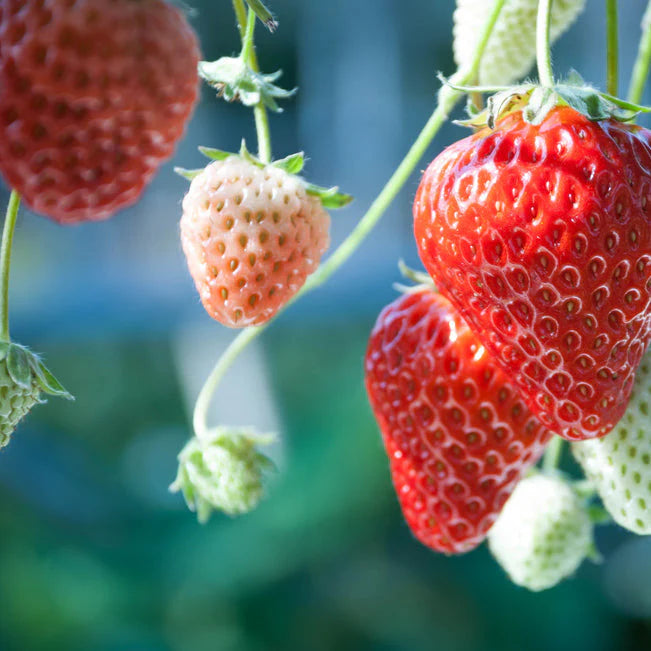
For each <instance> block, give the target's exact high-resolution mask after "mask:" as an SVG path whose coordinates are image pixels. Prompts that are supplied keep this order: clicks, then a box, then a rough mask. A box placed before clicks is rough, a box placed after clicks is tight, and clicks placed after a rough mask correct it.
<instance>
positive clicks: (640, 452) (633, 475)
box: [572, 354, 651, 535]
mask: <svg viewBox="0 0 651 651" xmlns="http://www.w3.org/2000/svg"><path fill="white" fill-rule="evenodd" d="M650 415H651V354H647V356H646V358H645V359H644V360H643V361H642V364H641V365H640V367H639V368H638V370H637V375H636V378H635V383H634V385H633V394H632V396H631V401H630V402H629V404H628V408H627V409H626V413H625V414H624V417H623V418H622V420H621V421H620V422H619V424H618V425H616V426H615V429H613V431H612V432H611V433H610V434H608V436H605V437H604V438H601V439H594V440H591V441H581V442H580V443H574V444H572V452H573V453H574V456H575V457H576V459H577V461H578V462H579V463H580V464H581V467H582V468H583V471H584V472H585V474H586V477H588V479H590V480H591V481H592V483H593V484H594V486H595V488H596V489H597V492H598V493H599V496H600V497H601V499H602V501H603V503H604V506H605V507H606V509H607V510H608V512H609V513H610V514H611V516H612V517H613V520H615V522H617V523H618V524H619V525H621V526H622V527H624V528H625V529H629V530H630V531H633V532H635V533H637V534H641V535H649V534H651V418H650Z"/></svg>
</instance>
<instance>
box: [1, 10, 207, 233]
mask: <svg viewBox="0 0 651 651" xmlns="http://www.w3.org/2000/svg"><path fill="white" fill-rule="evenodd" d="M198 61H199V51H198V47H197V41H196V38H195V35H194V33H193V31H192V29H191V28H190V26H189V25H188V23H187V21H186V20H185V17H184V16H183V14H182V13H181V12H180V11H179V10H178V9H176V8H174V7H172V6H171V5H169V4H168V3H166V2H164V1H163V0H138V1H134V0H112V1H111V2H107V0H40V1H38V2H32V1H31V0H4V1H3V2H1V3H0V172H1V173H2V175H3V176H4V178H5V180H6V181H7V183H9V184H10V185H11V186H13V187H14V188H15V189H16V190H17V191H18V192H19V193H20V194H21V195H22V196H23V198H24V200H25V202H26V203H27V204H28V205H29V206H30V207H31V208H32V209H33V210H35V211H36V212H39V213H42V214H44V215H47V216H48V217H51V218H52V219H55V220H57V221H59V222H62V223H74V222H79V221H85V220H97V219H103V218H106V217H109V216H110V215H112V214H113V213H115V212H116V211H117V210H119V209H121V208H124V207H125V206H128V205H130V204H132V203H134V202H135V201H136V200H137V199H138V197H139V196H140V194H141V192H142V191H143V189H144V187H145V185H146V184H147V183H148V182H149V181H150V180H151V178H152V176H153V175H154V173H155V172H156V170H157V169H158V167H159V165H160V164H161V163H162V162H163V161H164V160H166V159H167V158H169V157H170V155H171V154H172V152H173V149H174V145H175V143H176V142H177V141H178V140H179V138H180V137H181V136H182V134H183V132H184V129H185V125H186V123H187V121H188V119H189V117H190V114H191V112H192V109H193V107H194V104H195V101H196V99H197V93H198V75H197V64H198Z"/></svg>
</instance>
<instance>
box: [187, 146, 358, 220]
mask: <svg viewBox="0 0 651 651" xmlns="http://www.w3.org/2000/svg"><path fill="white" fill-rule="evenodd" d="M199 151H200V152H201V153H202V154H203V155H204V156H206V158H209V159H210V160H212V161H223V160H226V159H227V158H230V157H231V156H239V157H240V158H243V159H244V160H246V161H248V162H249V163H251V164H252V165H255V166H256V167H259V168H260V169H263V168H265V167H267V165H265V164H264V163H263V162H262V161H261V160H260V159H259V158H258V157H257V156H255V155H253V154H252V153H251V152H250V151H249V150H248V148H247V146H246V142H245V141H244V140H242V145H241V147H240V151H239V152H238V153H233V152H229V151H223V150H222V149H214V148H212V147H199ZM305 161H306V158H305V153H304V152H302V151H299V152H297V153H296V154H290V155H289V156H286V157H285V158H280V159H278V160H275V161H272V162H271V163H269V166H271V167H277V168H279V169H281V170H283V171H285V172H287V174H291V175H292V176H296V177H298V178H299V179H300V180H301V182H302V183H303V185H304V186H305V191H306V192H307V194H309V195H310V196H313V197H318V198H319V200H320V201H321V205H322V206H323V207H324V208H329V209H333V210H335V209H337V208H343V207H344V206H347V205H348V204H349V203H350V202H351V201H352V200H353V197H352V195H350V194H346V193H344V192H340V191H339V187H338V186H335V187H332V188H325V187H321V186H319V185H315V184H314V183H309V182H308V181H306V180H305V179H303V178H302V177H300V176H299V175H300V173H301V172H302V171H303V167H304V166H305ZM174 171H175V172H176V173H177V174H178V175H179V176H182V177H183V178H185V179H187V180H189V181H192V180H193V179H195V178H196V177H197V176H199V174H201V172H203V169H193V170H188V169H185V168H183V167H175V168H174Z"/></svg>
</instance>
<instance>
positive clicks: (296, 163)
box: [272, 151, 305, 174]
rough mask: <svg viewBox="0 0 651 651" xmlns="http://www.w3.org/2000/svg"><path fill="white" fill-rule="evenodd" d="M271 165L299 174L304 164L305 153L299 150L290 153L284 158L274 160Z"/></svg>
mask: <svg viewBox="0 0 651 651" xmlns="http://www.w3.org/2000/svg"><path fill="white" fill-rule="evenodd" d="M272 165H273V166H274V167H279V168H280V169H281V170H285V172H287V173H288V174H300V173H301V172H302V170H303V166H304V165H305V154H304V153H303V152H302V151H299V152H298V154H292V155H291V156H287V157H286V158H281V159H280V160H277V161H274V162H273V163H272Z"/></svg>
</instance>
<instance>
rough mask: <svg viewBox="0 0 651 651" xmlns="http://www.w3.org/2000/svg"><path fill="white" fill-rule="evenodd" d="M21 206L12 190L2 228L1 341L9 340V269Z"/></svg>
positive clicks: (0, 253) (0, 276)
mask: <svg viewBox="0 0 651 651" xmlns="http://www.w3.org/2000/svg"><path fill="white" fill-rule="evenodd" d="M19 208H20V195H19V194H18V193H17V192H16V191H15V190H12V192H11V196H10V197H9V203H8V205H7V214H6V216H5V224H4V228H3V230H2V245H1V248H0V287H2V290H1V291H2V294H1V298H0V341H3V342H8V341H9V269H10V267H11V245H12V244H13V241H14V231H15V230H16V219H17V218H18V209H19Z"/></svg>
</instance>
